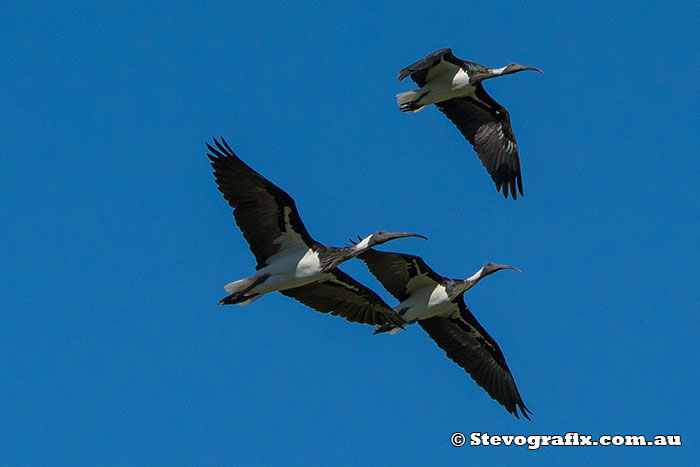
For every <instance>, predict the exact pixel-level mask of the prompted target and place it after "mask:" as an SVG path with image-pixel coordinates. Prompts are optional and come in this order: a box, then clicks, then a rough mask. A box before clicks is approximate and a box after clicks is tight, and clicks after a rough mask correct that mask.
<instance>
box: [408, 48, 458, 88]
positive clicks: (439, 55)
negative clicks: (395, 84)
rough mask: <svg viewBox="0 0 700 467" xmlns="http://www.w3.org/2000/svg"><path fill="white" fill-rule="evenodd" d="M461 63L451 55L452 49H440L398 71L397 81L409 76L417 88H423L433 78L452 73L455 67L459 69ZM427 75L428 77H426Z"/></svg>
mask: <svg viewBox="0 0 700 467" xmlns="http://www.w3.org/2000/svg"><path fill="white" fill-rule="evenodd" d="M463 63H464V61H463V60H460V59H459V58H457V57H455V56H454V55H453V54H452V49H440V50H436V51H435V52H433V53H431V54H430V55H428V56H427V57H425V58H422V59H420V60H418V61H417V62H415V63H412V64H410V65H408V66H407V67H406V68H404V69H403V70H401V71H399V78H398V79H399V81H401V80H403V79H404V78H405V77H407V76H410V77H411V79H412V80H413V81H415V83H416V84H417V85H418V86H420V87H423V86H425V83H426V82H427V81H428V80H429V79H430V78H432V77H433V76H437V75H440V74H442V73H445V72H448V71H452V72H453V73H454V71H455V70H454V69H455V67H457V68H460V67H462V65H463ZM429 74H430V77H429V76H428V75H429Z"/></svg>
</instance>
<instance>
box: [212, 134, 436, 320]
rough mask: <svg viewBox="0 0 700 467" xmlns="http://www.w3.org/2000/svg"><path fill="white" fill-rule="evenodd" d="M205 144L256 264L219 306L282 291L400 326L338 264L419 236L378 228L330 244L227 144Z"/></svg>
mask: <svg viewBox="0 0 700 467" xmlns="http://www.w3.org/2000/svg"><path fill="white" fill-rule="evenodd" d="M214 144H215V146H216V147H212V146H211V145H210V144H208V143H207V148H208V149H209V151H210V154H207V155H208V156H209V159H211V165H212V167H213V168H214V177H215V178H216V183H217V184H218V186H219V191H221V192H222V193H223V194H224V198H225V199H226V201H228V204H229V205H230V206H231V207H232V208H233V210H234V211H233V216H234V218H235V220H236V223H237V224H238V227H239V228H240V229H241V231H242V232H243V236H244V237H245V239H246V241H247V242H248V244H249V245H250V250H251V251H252V252H253V255H255V258H256V260H257V266H256V267H255V269H256V272H255V274H253V275H252V276H250V277H248V278H246V279H241V280H238V281H235V282H232V283H230V284H228V285H226V286H225V289H226V291H227V292H229V294H230V295H228V296H227V297H225V298H223V299H222V300H221V301H220V302H219V305H233V304H239V305H248V304H249V303H252V302H254V301H255V300H257V299H259V298H260V297H262V296H263V295H265V294H267V293H271V292H276V291H279V292H281V293H283V294H284V295H287V296H289V297H292V298H294V299H296V300H298V301H299V302H301V303H303V304H305V305H307V306H309V307H311V308H313V309H315V310H317V311H320V312H323V313H330V314H332V315H339V316H342V317H343V318H345V319H347V320H348V321H353V322H359V323H366V324H373V325H383V324H391V325H393V326H402V325H403V324H404V320H403V319H402V318H400V317H399V316H398V315H396V313H395V312H394V311H393V310H392V309H391V307H389V306H388V305H387V304H386V303H384V301H383V300H382V299H381V298H380V297H379V296H378V295H377V294H376V293H374V292H373V291H371V290H370V289H368V288H367V287H365V286H363V285H362V284H360V283H359V282H357V281H356V280H354V279H353V278H352V277H350V276H348V275H347V274H345V273H344V272H342V271H341V270H340V269H338V268H337V266H338V265H339V264H340V263H342V262H344V261H347V260H349V259H351V258H354V257H355V256H357V255H358V254H360V253H362V252H363V251H365V250H367V249H369V248H371V247H373V246H375V245H380V244H382V243H385V242H388V241H390V240H393V239H396V238H401V237H421V238H426V237H425V236H423V235H419V234H415V233H403V232H402V233H390V232H384V231H378V232H375V233H373V234H372V235H369V236H367V237H365V238H364V239H362V240H361V241H360V242H358V243H357V244H353V245H351V246H348V247H344V248H334V247H329V246H325V245H323V244H321V243H319V242H317V241H315V240H314V239H312V238H311V236H310V235H309V233H308V232H307V231H306V227H304V224H303V223H302V221H301V218H300V217H299V213H298V212H297V208H296V206H295V204H294V200H293V199H292V198H291V196H289V195H288V194H287V193H286V192H284V191H283V190H282V189H280V188H279V187H277V186H276V185H274V184H273V183H272V182H270V181H269V180H267V179H265V178H264V177H263V176H262V175H260V174H258V173H257V172H256V171H254V170H253V169H252V168H250V167H249V166H248V165H246V164H245V163H244V162H243V161H242V160H241V159H239V158H238V156H236V154H235V153H234V152H233V150H231V148H230V147H229V146H228V144H227V143H226V141H225V140H224V139H223V138H222V139H221V142H219V141H217V140H216V139H214Z"/></svg>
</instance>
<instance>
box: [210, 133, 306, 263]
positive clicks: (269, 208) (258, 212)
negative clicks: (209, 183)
mask: <svg viewBox="0 0 700 467" xmlns="http://www.w3.org/2000/svg"><path fill="white" fill-rule="evenodd" d="M214 144H215V145H216V147H212V146H211V145H210V144H209V143H207V148H208V149H209V151H210V154H207V156H209V159H211V166H212V168H213V169H214V177H215V178H216V183H217V185H219V191H220V192H221V193H223V194H224V198H225V199H226V201H228V204H229V206H231V207H232V208H233V216H234V218H235V219H236V224H238V227H239V228H240V229H241V232H243V237H245V239H246V241H247V242H248V244H249V245H250V251H252V252H253V254H254V255H255V259H256V260H257V262H258V264H257V266H256V268H257V269H260V268H262V267H264V266H265V265H266V260H267V259H268V258H269V257H270V256H272V255H274V254H275V253H278V252H279V251H280V250H281V249H288V248H289V249H296V250H300V251H305V250H307V249H308V248H309V247H311V245H313V244H315V243H316V242H314V240H313V239H312V238H311V236H310V235H309V233H308V232H307V231H306V227H304V224H303V222H302V221H301V218H300V217H299V213H298V212H297V208H296V205H295V204H294V200H293V199H292V197H291V196H289V195H288V194H287V193H286V192H284V191H283V190H282V189H280V188H279V187H277V186H276V185H275V184H273V183H272V182H271V181H269V180H267V179H266V178H265V177H263V176H262V175H260V174H259V173H257V172H256V171H255V170H253V169H251V168H250V167H249V166H248V165H247V164H245V163H244V162H243V161H242V160H241V159H239V158H238V156H236V154H235V153H234V152H233V150H231V148H230V147H229V145H228V144H227V143H226V141H225V140H224V139H223V138H221V143H219V141H217V140H216V139H214Z"/></svg>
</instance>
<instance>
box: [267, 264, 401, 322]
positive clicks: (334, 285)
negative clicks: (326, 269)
mask: <svg viewBox="0 0 700 467" xmlns="http://www.w3.org/2000/svg"><path fill="white" fill-rule="evenodd" d="M280 292H281V293H283V294H284V295H286V296H288V297H291V298H293V299H295V300H297V301H299V302H301V303H303V304H304V305H306V306H308V307H311V308H313V309H314V310H316V311H320V312H321V313H330V314H332V315H337V316H342V317H343V318H345V319H347V320H348V321H352V322H357V323H364V324H373V325H383V324H387V323H388V324H393V325H396V326H399V327H403V325H404V324H406V321H404V320H403V318H401V317H400V316H399V315H397V314H396V313H395V312H394V310H392V309H391V307H389V305H387V304H386V303H385V302H384V300H382V299H381V297H379V295H377V294H376V293H374V292H373V291H371V290H370V289H369V288H367V287H365V286H364V285H362V284H360V283H359V282H357V281H356V280H355V279H353V278H352V277H350V276H348V275H347V274H345V273H344V272H343V271H341V270H340V269H338V268H335V269H333V271H331V272H330V273H329V278H328V279H326V280H323V279H321V280H319V281H316V282H312V283H311V284H307V285H302V286H301V287H294V288H292V289H286V290H281V291H280Z"/></svg>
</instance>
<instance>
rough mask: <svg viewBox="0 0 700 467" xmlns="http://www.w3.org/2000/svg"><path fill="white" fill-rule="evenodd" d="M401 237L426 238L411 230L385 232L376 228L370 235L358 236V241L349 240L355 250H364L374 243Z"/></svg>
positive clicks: (374, 244)
mask: <svg viewBox="0 0 700 467" xmlns="http://www.w3.org/2000/svg"><path fill="white" fill-rule="evenodd" d="M403 237H420V238H423V239H425V240H427V239H428V237H426V236H425V235H421V234H417V233H411V232H385V231H383V230H378V231H376V232H374V233H373V234H372V235H370V236H368V237H365V238H359V237H358V241H357V242H354V241H352V240H351V242H352V244H353V245H354V247H355V250H357V251H365V250H368V249H370V248H372V247H373V246H376V245H381V244H382V243H386V242H388V241H390V240H394V239H396V238H403Z"/></svg>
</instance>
